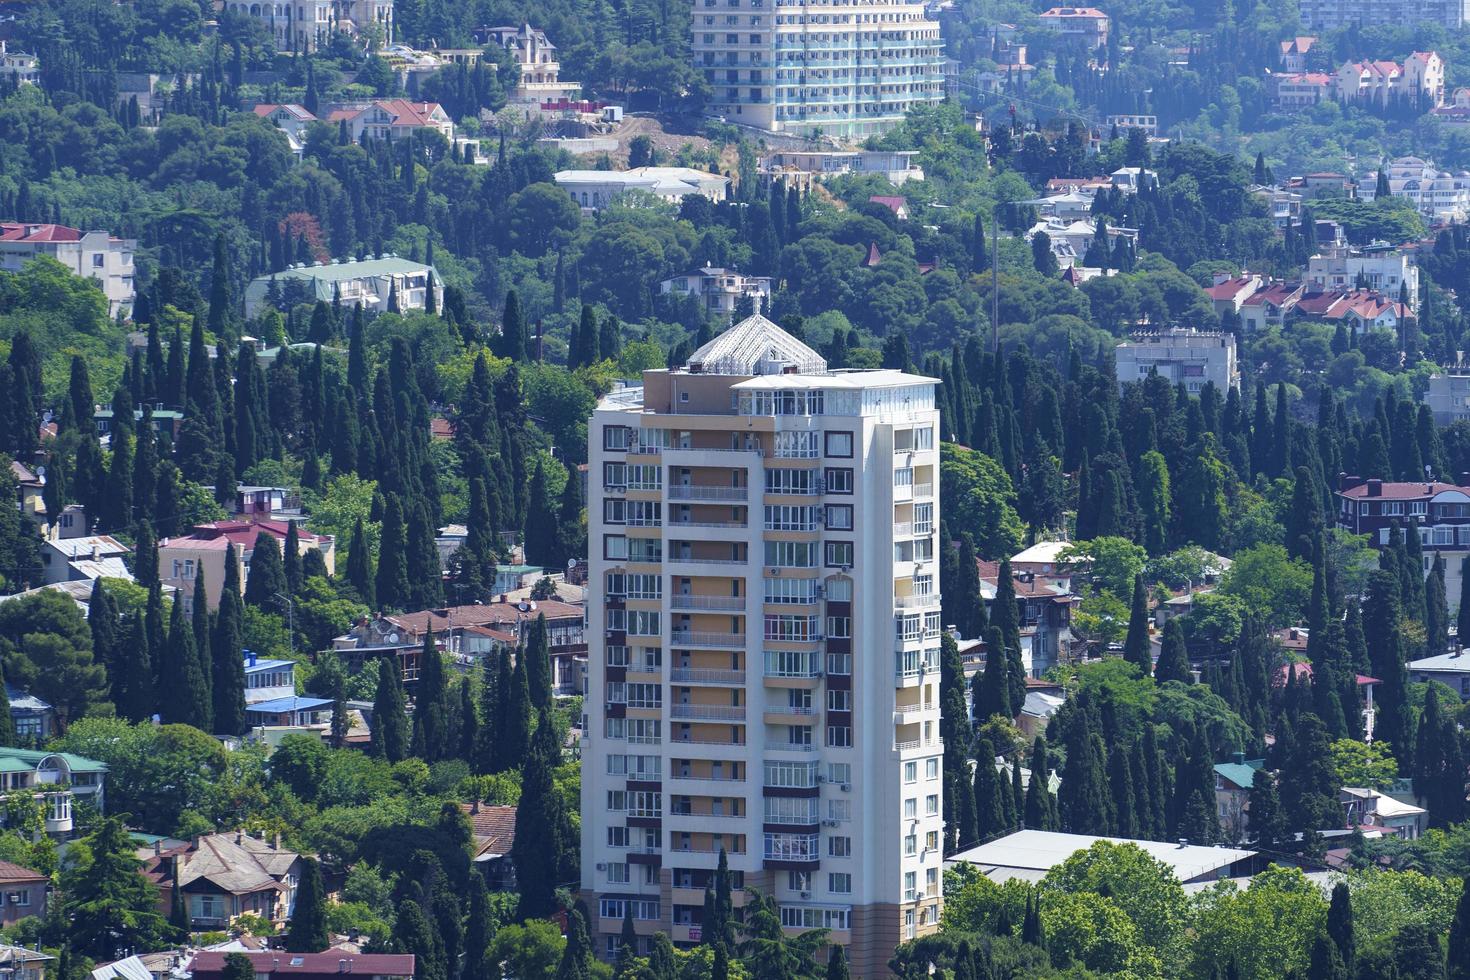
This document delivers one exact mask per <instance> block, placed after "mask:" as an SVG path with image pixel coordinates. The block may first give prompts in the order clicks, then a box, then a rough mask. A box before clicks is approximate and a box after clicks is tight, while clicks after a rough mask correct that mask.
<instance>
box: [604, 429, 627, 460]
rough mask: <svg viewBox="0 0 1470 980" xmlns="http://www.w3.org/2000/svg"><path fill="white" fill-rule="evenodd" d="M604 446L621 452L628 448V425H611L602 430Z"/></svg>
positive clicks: (612, 450)
mask: <svg viewBox="0 0 1470 980" xmlns="http://www.w3.org/2000/svg"><path fill="white" fill-rule="evenodd" d="M602 448H603V449H605V450H607V451H609V452H615V453H620V452H623V451H625V450H626V449H627V448H628V427H627V426H625V425H609V426H607V427H606V428H605V429H603V430H602Z"/></svg>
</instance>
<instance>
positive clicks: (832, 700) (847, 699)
mask: <svg viewBox="0 0 1470 980" xmlns="http://www.w3.org/2000/svg"><path fill="white" fill-rule="evenodd" d="M827 710H828V711H851V710H852V692H851V691H834V690H829V691H828V692H827Z"/></svg>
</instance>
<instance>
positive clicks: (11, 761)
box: [0, 746, 107, 772]
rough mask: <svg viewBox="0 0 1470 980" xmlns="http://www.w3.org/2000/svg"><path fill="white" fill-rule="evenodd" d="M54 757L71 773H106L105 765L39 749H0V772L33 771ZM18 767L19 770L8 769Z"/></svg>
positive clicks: (79, 757) (67, 754)
mask: <svg viewBox="0 0 1470 980" xmlns="http://www.w3.org/2000/svg"><path fill="white" fill-rule="evenodd" d="M52 756H55V757H56V758H58V759H61V760H62V761H63V762H65V763H66V765H67V768H68V769H70V770H71V771H72V772H106V771H107V763H105V762H97V761H96V760H95V759H84V758H82V757H81V756H79V755H72V754H71V753H70V752H46V751H43V750H39V749H16V748H10V747H8V746H6V747H0V771H4V772H19V771H21V769H34V768H36V767H37V766H39V765H40V764H41V763H42V762H43V761H44V760H46V759H49V758H51V757H52ZM11 766H19V768H10V767H11Z"/></svg>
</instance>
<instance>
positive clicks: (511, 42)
mask: <svg viewBox="0 0 1470 980" xmlns="http://www.w3.org/2000/svg"><path fill="white" fill-rule="evenodd" d="M475 38H476V40H478V41H479V42H480V43H482V44H489V43H494V44H498V45H500V46H501V47H502V48H504V49H505V50H507V51H509V52H510V54H511V58H512V60H514V61H515V63H516V66H517V67H518V68H519V69H520V76H519V78H518V79H517V81H516V86H515V88H514V89H512V90H511V92H510V99H511V101H513V102H544V101H547V100H552V101H555V100H557V99H574V98H576V97H577V95H578V93H579V92H581V90H582V86H581V85H580V84H578V83H577V82H564V81H562V80H561V63H560V62H559V61H557V56H556V45H554V44H552V43H551V41H550V40H549V39H548V38H547V37H546V32H545V31H543V30H541V29H540V28H539V27H532V26H531V25H530V24H522V25H521V26H520V27H482V28H480V29H479V30H477V31H475Z"/></svg>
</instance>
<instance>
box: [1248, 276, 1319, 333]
mask: <svg viewBox="0 0 1470 980" xmlns="http://www.w3.org/2000/svg"><path fill="white" fill-rule="evenodd" d="M1305 290H1306V287H1305V286H1304V285H1303V284H1302V283H1299V282H1273V283H1271V284H1270V285H1268V286H1266V287H1265V288H1263V289H1258V290H1256V291H1255V292H1254V293H1252V294H1251V295H1249V296H1247V297H1246V298H1245V301H1244V302H1243V303H1241V304H1240V322H1241V324H1242V325H1243V326H1244V327H1245V329H1247V330H1266V329H1268V328H1270V327H1280V326H1282V325H1283V324H1284V323H1285V322H1286V315H1287V314H1288V313H1290V312H1291V310H1292V307H1294V306H1296V301H1297V300H1298V299H1300V298H1301V295H1302V293H1303V292H1304V291H1305Z"/></svg>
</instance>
